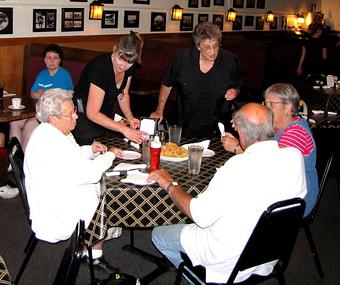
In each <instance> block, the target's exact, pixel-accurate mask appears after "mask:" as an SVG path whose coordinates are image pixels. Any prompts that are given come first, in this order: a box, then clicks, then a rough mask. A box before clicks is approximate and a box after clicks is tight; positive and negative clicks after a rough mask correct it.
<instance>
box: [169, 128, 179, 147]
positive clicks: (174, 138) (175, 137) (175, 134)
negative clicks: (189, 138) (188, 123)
mask: <svg viewBox="0 0 340 285" xmlns="http://www.w3.org/2000/svg"><path fill="white" fill-rule="evenodd" d="M168 135H169V142H172V143H175V144H177V145H179V144H180V142H181V135H182V127H181V126H178V125H170V126H168Z"/></svg>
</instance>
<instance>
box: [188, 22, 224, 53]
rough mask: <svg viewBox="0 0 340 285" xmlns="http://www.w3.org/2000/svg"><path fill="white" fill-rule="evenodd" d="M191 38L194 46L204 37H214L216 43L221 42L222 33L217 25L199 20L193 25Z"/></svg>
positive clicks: (204, 38)
mask: <svg viewBox="0 0 340 285" xmlns="http://www.w3.org/2000/svg"><path fill="white" fill-rule="evenodd" d="M192 39H193V41H194V43H195V45H196V47H198V46H199V45H200V43H201V42H202V41H204V40H206V39H216V40H217V41H218V43H221V41H222V33H221V30H220V28H219V27H218V26H217V25H215V24H213V23H210V22H201V23H199V24H197V25H196V26H195V28H194V32H193V34H192Z"/></svg>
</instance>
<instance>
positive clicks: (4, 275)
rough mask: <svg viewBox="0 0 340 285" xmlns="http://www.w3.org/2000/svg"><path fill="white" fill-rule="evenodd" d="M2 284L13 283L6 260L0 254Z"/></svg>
mask: <svg viewBox="0 0 340 285" xmlns="http://www.w3.org/2000/svg"><path fill="white" fill-rule="evenodd" d="M0 284H4V285H10V284H12V280H11V275H10V274H9V272H8V269H7V266H6V263H5V261H4V260H3V258H2V256H1V255H0Z"/></svg>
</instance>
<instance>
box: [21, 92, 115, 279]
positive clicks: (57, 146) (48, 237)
mask: <svg viewBox="0 0 340 285" xmlns="http://www.w3.org/2000/svg"><path fill="white" fill-rule="evenodd" d="M36 108H37V115H36V116H37V119H38V120H39V121H40V122H41V124H40V125H39V126H38V127H37V128H36V129H35V130H34V132H33V133H32V135H31V137H30V140H29V142H28V145H27V148H26V152H25V160H24V172H25V185H26V190H27V198H28V203H29V207H30V219H31V221H32V230H33V231H34V233H35V235H36V237H37V238H38V239H40V240H45V241H48V242H52V243H55V242H58V241H60V240H66V239H68V238H69V237H70V236H71V234H72V232H73V231H74V229H75V227H76V225H77V222H78V221H79V220H80V219H82V220H84V221H85V226H86V227H87V226H88V224H89V223H90V221H91V219H92V217H93V215H94V213H95V211H96V208H97V206H98V203H99V198H98V197H99V195H98V194H99V190H100V184H99V181H100V179H101V176H102V174H103V172H104V171H105V170H107V169H108V168H109V167H110V166H111V165H112V161H113V160H114V159H115V155H116V154H117V153H119V152H121V150H120V149H118V148H111V149H110V150H108V149H107V147H106V146H104V145H103V144H101V143H100V142H94V143H93V144H92V145H87V146H81V147H80V146H79V145H78V144H77V143H76V141H75V139H74V138H73V135H72V134H71V131H72V130H73V129H74V127H75V126H76V123H77V118H78V115H77V112H76V109H75V108H74V105H73V101H72V93H71V92H70V91H67V90H63V89H50V90H47V91H46V92H45V93H44V95H43V96H42V97H41V98H40V99H39V101H38V103H37V105H36ZM102 246H103V243H102V242H101V243H98V244H97V245H95V246H94V247H93V258H94V268H96V269H99V270H101V271H105V272H110V273H111V272H113V271H114V270H115V268H113V267H112V266H110V265H109V264H108V263H107V262H106V261H105V259H104V258H103V256H102ZM87 260H88V259H87Z"/></svg>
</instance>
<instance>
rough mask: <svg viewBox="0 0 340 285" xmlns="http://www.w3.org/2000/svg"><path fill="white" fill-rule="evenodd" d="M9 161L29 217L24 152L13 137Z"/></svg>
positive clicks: (9, 150)
mask: <svg viewBox="0 0 340 285" xmlns="http://www.w3.org/2000/svg"><path fill="white" fill-rule="evenodd" d="M8 152H9V161H10V163H11V166H12V171H13V174H14V178H15V182H16V183H17V186H18V188H19V192H20V197H21V201H22V203H23V205H24V209H25V213H26V216H27V217H29V205H28V200H27V194H26V187H25V174H24V152H23V150H22V147H21V145H20V142H19V140H18V139H17V138H16V137H12V138H11V139H10V140H9V142H8Z"/></svg>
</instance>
